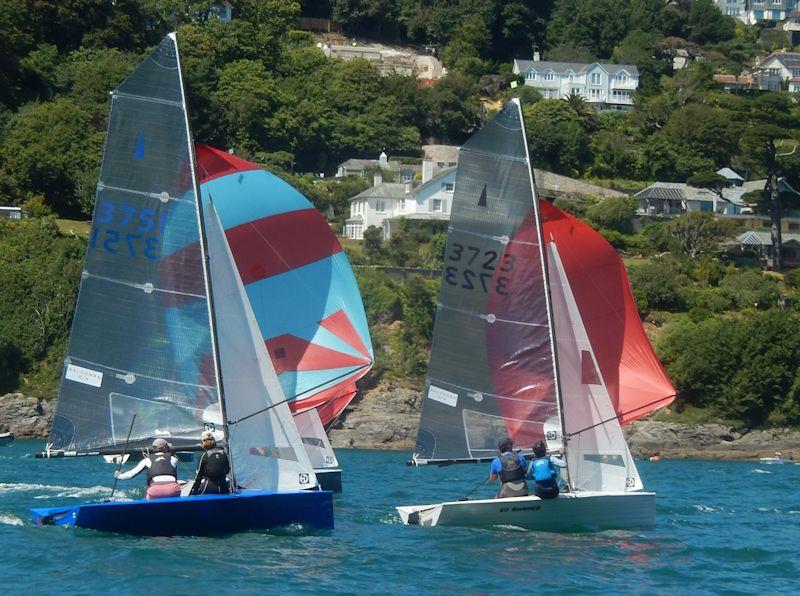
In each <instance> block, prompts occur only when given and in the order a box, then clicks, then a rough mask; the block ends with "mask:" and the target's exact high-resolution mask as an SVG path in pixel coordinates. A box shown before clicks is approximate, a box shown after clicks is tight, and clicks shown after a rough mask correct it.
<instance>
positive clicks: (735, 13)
mask: <svg viewBox="0 0 800 596" xmlns="http://www.w3.org/2000/svg"><path fill="white" fill-rule="evenodd" d="M714 4H716V5H717V8H719V10H720V12H721V13H722V14H724V15H727V16H729V17H733V18H735V19H739V20H740V21H742V22H743V23H746V22H747V19H748V18H749V13H748V12H747V2H746V1H745V0H714Z"/></svg>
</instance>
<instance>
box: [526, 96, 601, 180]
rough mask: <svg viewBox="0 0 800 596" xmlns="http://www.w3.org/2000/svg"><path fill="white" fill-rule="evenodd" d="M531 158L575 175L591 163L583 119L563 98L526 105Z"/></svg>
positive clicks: (555, 169) (556, 169)
mask: <svg viewBox="0 0 800 596" xmlns="http://www.w3.org/2000/svg"><path fill="white" fill-rule="evenodd" d="M522 111H523V115H524V117H525V128H526V131H527V133H528V145H529V146H530V150H531V159H532V161H533V162H534V163H535V164H537V165H540V166H544V167H547V168H549V169H551V170H552V171H554V172H558V173H563V174H568V175H571V174H575V173H577V172H580V171H582V170H583V169H584V168H585V167H586V166H587V165H588V164H589V162H590V154H589V144H588V142H587V141H588V136H587V131H586V129H585V128H584V127H583V124H584V122H585V121H584V120H583V119H582V118H581V117H580V116H579V115H578V114H576V113H575V111H574V110H573V109H572V107H571V106H570V105H569V104H568V103H567V102H565V101H562V100H560V99H544V100H542V101H539V102H537V103H535V104H533V105H528V106H524V107H523V110H522Z"/></svg>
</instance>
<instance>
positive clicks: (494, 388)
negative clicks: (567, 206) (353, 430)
mask: <svg viewBox="0 0 800 596" xmlns="http://www.w3.org/2000/svg"><path fill="white" fill-rule="evenodd" d="M543 259H544V257H543V253H542V251H541V242H540V224H539V218H538V205H537V204H536V202H535V197H534V187H533V180H532V172H531V168H530V162H529V159H528V153H527V145H526V138H525V130H524V126H523V122H522V113H521V109H520V105H519V102H518V101H517V100H512V101H511V102H509V103H508V104H506V106H505V107H504V108H503V109H502V110H501V111H500V113H498V114H497V116H495V118H494V119H493V120H491V121H490V122H489V123H487V124H486V125H485V126H484V127H483V128H482V129H481V130H480V131H479V132H478V133H476V134H475V135H474V136H473V137H472V138H471V139H470V140H469V141H467V143H466V144H465V145H464V146H463V147H462V148H461V153H460V157H459V164H458V171H457V173H456V183H455V191H454V196H453V205H452V214H451V217H450V227H449V229H448V236H447V247H446V251H445V257H444V269H443V275H442V289H441V296H440V306H439V309H438V312H437V315H436V326H435V329H434V337H433V345H432V348H431V359H430V367H429V372H428V381H427V386H426V392H425V399H424V401H423V408H422V419H421V421H420V429H419V434H418V435H417V446H416V451H417V455H418V457H419V458H421V459H427V460H441V459H460V458H478V457H488V456H492V455H494V454H495V453H496V445H497V440H498V438H500V437H503V436H511V437H512V438H513V439H514V440H515V442H516V443H517V445H519V446H521V447H526V448H530V446H531V444H532V443H533V442H534V441H536V440H538V439H543V438H545V435H546V434H547V432H546V431H550V429H559V428H560V420H559V416H558V404H557V399H556V388H555V386H556V380H555V372H554V366H555V365H554V360H553V352H552V348H551V345H552V343H551V342H552V339H551V334H550V325H549V316H548V303H547V300H548V298H547V292H546V289H545V278H544V271H543V267H544V260H543ZM545 425H547V429H545Z"/></svg>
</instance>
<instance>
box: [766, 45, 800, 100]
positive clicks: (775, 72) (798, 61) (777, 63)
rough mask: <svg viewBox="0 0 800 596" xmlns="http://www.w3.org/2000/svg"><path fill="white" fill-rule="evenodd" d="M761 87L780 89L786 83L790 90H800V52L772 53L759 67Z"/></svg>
mask: <svg viewBox="0 0 800 596" xmlns="http://www.w3.org/2000/svg"><path fill="white" fill-rule="evenodd" d="M758 70H759V75H760V76H759V78H758V82H759V89H762V90H764V91H780V89H781V87H782V86H784V85H786V86H787V88H788V89H789V91H792V92H795V93H796V92H798V91H800V53H797V52H775V53H774V54H770V55H769V56H767V57H766V58H764V60H762V61H761V64H760V65H759V67H758Z"/></svg>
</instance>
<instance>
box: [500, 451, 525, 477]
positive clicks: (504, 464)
mask: <svg viewBox="0 0 800 596" xmlns="http://www.w3.org/2000/svg"><path fill="white" fill-rule="evenodd" d="M499 459H500V467H501V469H500V474H499V476H500V482H503V483H506V482H519V481H520V480H524V479H525V468H524V467H523V466H522V464H521V463H520V461H519V455H517V454H516V453H504V454H503V455H501V456H500V457H499Z"/></svg>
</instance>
